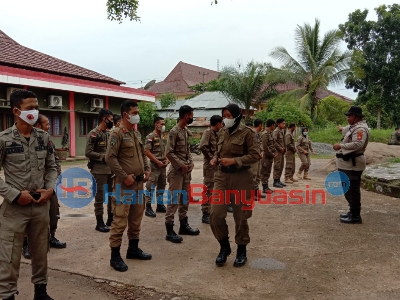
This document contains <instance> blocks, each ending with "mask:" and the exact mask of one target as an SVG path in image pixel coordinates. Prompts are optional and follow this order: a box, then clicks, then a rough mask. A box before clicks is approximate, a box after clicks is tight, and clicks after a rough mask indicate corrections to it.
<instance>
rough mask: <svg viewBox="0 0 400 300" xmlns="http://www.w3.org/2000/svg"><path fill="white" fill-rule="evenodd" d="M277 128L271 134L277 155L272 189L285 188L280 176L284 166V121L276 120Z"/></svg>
mask: <svg viewBox="0 0 400 300" xmlns="http://www.w3.org/2000/svg"><path fill="white" fill-rule="evenodd" d="M276 124H277V127H276V129H275V130H274V133H273V134H272V135H273V137H274V141H275V146H276V151H277V153H278V155H277V156H276V157H275V158H274V184H273V186H274V187H277V188H282V187H284V186H286V184H284V183H283V182H281V176H282V172H283V167H284V166H285V157H284V156H283V155H284V154H285V151H286V145H285V137H284V136H283V130H284V129H285V127H286V122H285V120H284V119H278V120H276Z"/></svg>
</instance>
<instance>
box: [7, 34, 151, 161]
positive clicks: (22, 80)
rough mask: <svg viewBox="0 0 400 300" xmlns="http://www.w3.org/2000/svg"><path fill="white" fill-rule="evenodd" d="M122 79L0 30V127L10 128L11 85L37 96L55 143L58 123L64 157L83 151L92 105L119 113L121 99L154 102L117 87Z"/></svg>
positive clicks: (141, 93) (139, 92)
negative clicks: (38, 48)
mask: <svg viewBox="0 0 400 300" xmlns="http://www.w3.org/2000/svg"><path fill="white" fill-rule="evenodd" d="M121 84H124V82H122V81H120V80H117V79H114V78H111V77H109V76H106V75H102V74H100V73H97V72H95V71H92V70H89V69H85V68H83V67H80V66H77V65H74V64H71V63H68V62H66V61H63V60H61V59H58V58H55V57H52V56H50V55H47V54H44V53H41V52H38V51H35V50H33V49H30V48H28V47H25V46H22V45H21V44H19V43H17V42H16V41H14V40H13V39H12V38H10V37H9V36H7V35H6V34H5V33H4V32H3V31H1V30H0V131H2V130H4V129H6V128H8V127H11V126H12V124H13V123H14V116H13V114H12V112H11V109H10V106H9V100H10V94H11V92H12V91H13V90H14V89H28V90H30V91H32V92H34V93H35V94H36V95H37V98H38V102H39V110H40V113H42V114H44V115H46V116H47V117H48V118H49V121H50V125H51V128H50V132H49V133H50V135H51V138H52V140H53V142H54V143H55V144H56V146H60V143H61V138H62V134H63V130H64V128H66V129H67V131H68V133H69V137H70V143H69V145H68V148H69V153H70V156H83V155H84V152H85V143H86V135H87V133H88V132H89V131H90V130H92V129H93V128H94V127H95V126H97V117H98V110H100V109H101V108H103V107H104V108H108V109H110V110H111V111H113V112H114V113H117V114H120V105H121V103H122V101H124V100H126V99H131V100H135V101H149V102H154V101H155V96H156V94H155V93H153V92H149V91H144V90H141V89H133V88H128V87H124V86H121Z"/></svg>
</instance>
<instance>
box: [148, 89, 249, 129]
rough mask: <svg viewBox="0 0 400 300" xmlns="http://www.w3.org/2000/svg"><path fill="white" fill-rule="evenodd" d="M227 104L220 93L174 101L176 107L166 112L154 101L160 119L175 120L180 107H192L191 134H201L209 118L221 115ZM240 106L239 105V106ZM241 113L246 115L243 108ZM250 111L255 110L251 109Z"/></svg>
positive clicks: (227, 100)
mask: <svg viewBox="0 0 400 300" xmlns="http://www.w3.org/2000/svg"><path fill="white" fill-rule="evenodd" d="M229 103H231V102H230V101H229V99H228V98H226V97H225V96H224V95H223V94H222V93H220V92H205V93H203V94H200V95H198V96H196V97H194V98H192V99H188V100H178V101H176V105H175V106H174V107H172V108H169V109H168V110H162V109H161V106H160V101H156V103H155V104H156V106H157V108H158V109H157V112H158V114H159V115H160V117H163V118H167V117H168V118H172V119H177V118H178V117H179V114H178V112H179V108H180V107H181V106H182V105H189V106H191V107H193V108H194V109H195V110H194V121H193V124H191V125H189V128H190V130H191V131H193V132H195V133H196V132H203V131H204V127H207V126H210V118H211V117H212V116H213V115H219V116H221V114H222V109H223V108H224V107H225V106H227V105H228V104H229ZM239 106H240V105H239ZM241 108H242V113H243V115H246V112H245V109H244V107H243V106H241ZM251 109H252V111H254V110H255V109H254V108H253V107H251Z"/></svg>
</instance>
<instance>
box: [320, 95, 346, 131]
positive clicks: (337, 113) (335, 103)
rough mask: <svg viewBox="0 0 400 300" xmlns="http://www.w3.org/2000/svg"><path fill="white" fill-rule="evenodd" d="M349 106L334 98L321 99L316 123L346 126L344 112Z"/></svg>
mask: <svg viewBox="0 0 400 300" xmlns="http://www.w3.org/2000/svg"><path fill="white" fill-rule="evenodd" d="M350 106H351V104H350V103H347V102H344V101H343V100H342V99H339V98H336V97H335V96H328V97H326V98H324V99H322V100H321V101H320V103H319V105H318V121H319V122H318V123H319V124H323V123H326V122H330V123H333V124H335V125H340V124H342V125H343V124H346V120H347V119H346V116H345V112H347V111H348V110H349V108H350Z"/></svg>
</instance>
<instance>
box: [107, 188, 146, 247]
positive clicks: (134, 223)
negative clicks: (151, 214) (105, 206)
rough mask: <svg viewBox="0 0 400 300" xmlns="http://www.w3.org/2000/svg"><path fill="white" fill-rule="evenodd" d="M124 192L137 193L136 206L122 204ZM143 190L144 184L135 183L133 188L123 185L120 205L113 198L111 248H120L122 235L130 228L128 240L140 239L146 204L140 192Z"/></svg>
mask: <svg viewBox="0 0 400 300" xmlns="http://www.w3.org/2000/svg"><path fill="white" fill-rule="evenodd" d="M124 190H131V191H134V192H135V193H136V199H135V200H136V204H124V203H122V197H123V195H124V193H123V191H124ZM142 190H143V182H135V183H133V184H132V185H131V186H129V187H128V186H126V185H124V184H123V183H122V184H121V196H120V200H119V203H117V199H116V197H112V198H111V199H112V200H111V203H112V213H113V215H114V218H113V222H112V223H111V229H110V247H118V246H120V245H121V243H122V235H123V234H124V231H125V228H126V226H128V232H127V234H128V239H130V240H134V239H139V235H140V228H141V223H142V219H143V213H144V208H145V203H144V201H143V195H141V194H140V192H139V191H142Z"/></svg>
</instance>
